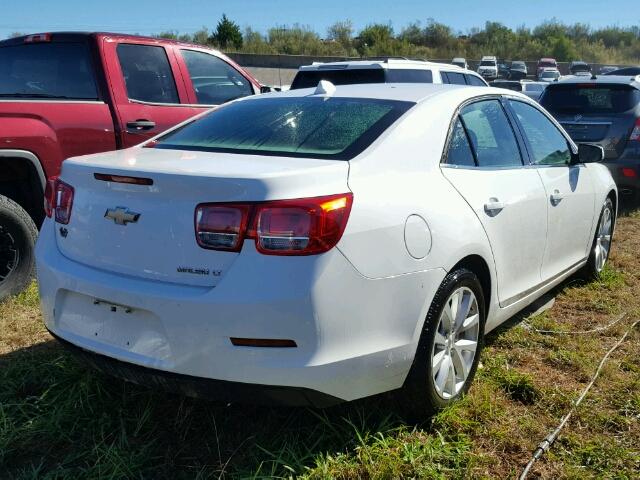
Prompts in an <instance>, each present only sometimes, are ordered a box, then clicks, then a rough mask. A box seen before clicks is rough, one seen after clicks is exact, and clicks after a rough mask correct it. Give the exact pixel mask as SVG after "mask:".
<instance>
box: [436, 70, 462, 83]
mask: <svg viewBox="0 0 640 480" xmlns="http://www.w3.org/2000/svg"><path fill="white" fill-rule="evenodd" d="M440 74H441V75H442V83H451V84H453V85H466V84H467V82H466V81H465V80H464V75H463V74H462V73H458V72H440ZM445 79H446V80H445Z"/></svg>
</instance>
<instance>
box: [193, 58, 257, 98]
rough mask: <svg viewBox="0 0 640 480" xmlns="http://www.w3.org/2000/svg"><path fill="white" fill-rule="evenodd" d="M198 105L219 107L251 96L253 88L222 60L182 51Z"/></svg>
mask: <svg viewBox="0 0 640 480" xmlns="http://www.w3.org/2000/svg"><path fill="white" fill-rule="evenodd" d="M182 57H183V58H184V61H185V63H186V64H187V70H189V76H190V77H191V83H192V84H193V89H194V90H195V92H196V98H197V99H198V103H200V104H203V105H220V104H222V103H225V102H228V101H230V100H233V99H234V98H240V97H246V96H247V95H252V94H253V87H252V86H251V83H250V82H249V80H247V79H246V78H245V77H244V76H243V75H242V74H241V73H240V72H238V70H236V69H235V68H233V67H232V66H231V65H229V64H228V63H227V62H225V61H224V60H222V59H220V58H218V57H216V56H215V55H210V54H208V53H204V52H197V51H195V50H182Z"/></svg>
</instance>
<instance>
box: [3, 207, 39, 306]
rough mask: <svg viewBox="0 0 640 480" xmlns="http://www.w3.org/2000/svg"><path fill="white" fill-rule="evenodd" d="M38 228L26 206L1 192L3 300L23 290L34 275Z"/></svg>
mask: <svg viewBox="0 0 640 480" xmlns="http://www.w3.org/2000/svg"><path fill="white" fill-rule="evenodd" d="M37 237H38V229H37V228H36V226H35V224H34V223H33V220H32V219H31V217H30V216H29V214H28V213H27V212H26V211H24V209H23V208H22V207H21V206H20V205H18V204H17V203H16V202H14V201H13V200H11V199H9V198H7V197H5V196H2V195H0V301H2V300H4V299H5V298H7V297H8V296H10V295H15V294H17V293H20V292H21V291H23V290H24V289H25V288H26V287H27V286H28V285H29V282H30V281H31V279H32V278H33V275H34V271H35V268H34V265H35V258H34V247H35V244H36V238H37Z"/></svg>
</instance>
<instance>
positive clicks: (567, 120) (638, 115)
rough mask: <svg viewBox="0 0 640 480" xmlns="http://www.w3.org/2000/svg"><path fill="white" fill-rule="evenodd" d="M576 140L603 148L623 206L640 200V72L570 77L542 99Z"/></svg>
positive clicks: (555, 86)
mask: <svg viewBox="0 0 640 480" xmlns="http://www.w3.org/2000/svg"><path fill="white" fill-rule="evenodd" d="M540 102H541V104H542V105H543V106H544V107H545V108H546V109H547V110H549V112H551V113H552V114H553V115H554V116H555V117H556V119H557V120H558V121H559V122H560V123H561V124H562V125H563V126H564V128H565V129H566V130H567V132H569V134H570V135H571V137H572V138H573V139H574V140H575V141H576V142H590V143H595V144H598V145H601V146H602V147H603V148H604V152H605V159H604V165H606V166H607V167H608V168H609V170H610V171H611V174H612V175H613V178H614V179H615V181H616V183H617V185H618V190H619V192H620V203H621V205H623V206H624V207H625V208H630V207H635V206H637V205H638V204H639V203H640V77H638V78H634V79H631V78H630V77H626V76H623V77H620V76H617V77H616V76H607V75H604V76H601V77H598V78H597V79H593V80H592V79H586V80H585V79H584V78H568V79H566V80H561V81H559V82H557V83H555V84H551V85H549V86H548V87H547V89H546V91H545V93H544V94H543V96H542V98H541V99H540Z"/></svg>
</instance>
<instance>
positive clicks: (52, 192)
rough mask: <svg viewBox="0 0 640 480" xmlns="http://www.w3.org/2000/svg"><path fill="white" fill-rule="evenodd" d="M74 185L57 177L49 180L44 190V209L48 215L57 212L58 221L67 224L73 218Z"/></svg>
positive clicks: (50, 215)
mask: <svg viewBox="0 0 640 480" xmlns="http://www.w3.org/2000/svg"><path fill="white" fill-rule="evenodd" d="M73 195H74V190H73V187H72V186H71V185H69V184H67V183H64V182H63V181H62V180H60V179H59V178H57V177H51V178H50V179H49V180H48V181H47V186H46V188H45V192H44V210H45V213H46V214H47V217H50V218H51V217H52V216H54V214H55V219H56V222H58V223H61V224H63V225H67V224H68V223H69V220H71V209H72V208H73Z"/></svg>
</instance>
